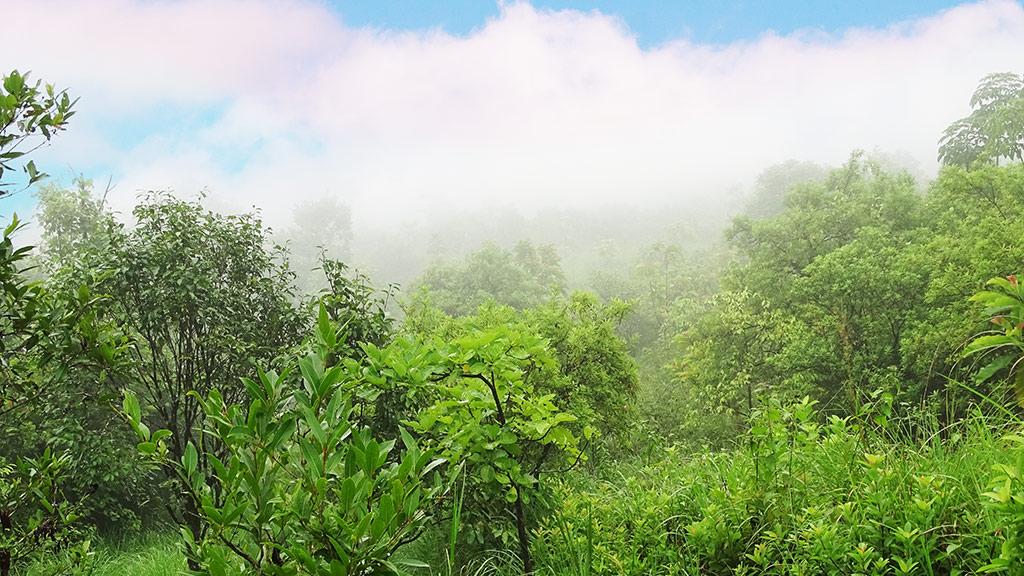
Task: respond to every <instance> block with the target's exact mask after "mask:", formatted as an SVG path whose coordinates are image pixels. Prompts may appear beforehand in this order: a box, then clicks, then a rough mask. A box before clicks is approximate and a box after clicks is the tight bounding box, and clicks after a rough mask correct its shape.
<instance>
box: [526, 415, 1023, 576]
mask: <svg viewBox="0 0 1024 576" xmlns="http://www.w3.org/2000/svg"><path fill="white" fill-rule="evenodd" d="M885 406H887V404H886V403H883V402H879V403H877V404H876V405H875V407H874V408H872V409H869V410H865V411H864V412H862V414H861V415H860V416H858V417H851V418H839V417H835V416H833V417H830V418H829V419H828V420H827V421H826V422H822V421H821V419H820V416H819V415H818V414H816V412H815V410H814V408H813V404H812V403H810V402H808V401H803V402H799V403H797V404H792V405H781V404H777V403H767V404H766V405H764V406H763V407H762V408H760V409H758V410H757V412H756V414H755V416H754V418H753V421H752V422H751V426H750V432H749V433H748V435H747V436H746V437H744V438H743V445H744V447H743V448H739V449H736V450H732V451H729V452H726V453H719V454H695V455H692V456H687V455H682V454H679V453H677V452H675V451H669V452H668V453H666V454H665V456H664V457H663V458H662V459H659V460H657V461H655V462H653V463H649V464H646V465H642V466H638V467H635V468H632V469H631V470H629V471H628V472H626V473H624V474H623V475H622V476H616V477H614V478H612V479H608V480H603V479H594V478H584V479H580V480H578V483H575V482H567V483H565V484H563V485H561V487H560V490H559V493H560V494H561V495H562V497H563V498H564V500H563V501H562V504H561V506H560V512H559V513H558V514H556V515H555V516H553V517H552V518H551V519H550V520H546V521H544V522H543V523H542V527H541V528H540V529H539V530H538V539H542V540H543V541H544V545H543V546H538V547H537V564H538V567H540V569H541V570H543V569H544V567H546V566H564V565H565V564H566V563H567V560H566V556H569V555H576V557H577V559H579V555H581V554H586V555H589V556H590V557H591V560H589V563H590V564H591V566H592V569H591V570H590V572H589V573H593V574H608V575H612V574H616V575H634V574H635V575H640V574H652V573H658V574H679V575H683V574H823V575H833V574H834V575H837V576H838V575H845V574H877V575H879V576H881V575H883V574H886V575H889V574H969V573H973V572H976V571H977V570H979V569H980V568H982V567H983V566H985V565H987V564H989V563H991V562H993V560H994V559H995V558H997V557H998V556H999V554H1000V551H1001V549H1002V546H1001V540H1002V536H1001V535H1005V534H1006V530H1007V528H1008V527H1009V526H1013V524H1012V522H1016V521H1017V520H1014V519H1012V517H1011V516H1008V515H1007V516H1004V515H1003V513H1002V511H1001V510H999V509H997V508H993V507H990V506H987V505H986V504H985V503H984V502H983V500H982V499H981V498H979V495H980V494H981V493H982V492H984V491H985V490H986V487H987V486H989V485H990V483H991V482H993V481H994V482H996V483H997V484H1000V483H1001V482H1002V483H1005V481H1000V480H999V477H998V476H999V475H998V474H992V473H989V472H988V470H989V469H990V467H991V466H992V465H994V464H996V463H998V462H1002V461H1003V460H1004V458H1006V456H1007V450H1008V449H1009V454H1012V457H1013V458H1017V457H1020V456H1021V454H1024V452H1022V450H1021V449H1020V447H1019V446H1009V447H1008V446H1007V445H1006V444H1004V443H1003V442H1000V441H999V440H997V439H995V438H993V437H992V435H991V434H990V433H989V432H988V431H987V426H988V424H989V422H986V421H984V420H980V419H972V420H968V421H965V422H962V423H961V424H959V425H957V426H956V427H955V428H954V429H952V430H947V431H946V432H947V433H948V437H947V438H946V439H945V440H941V439H939V438H938V437H937V436H936V437H932V439H931V440H930V441H928V442H925V443H922V444H917V445H915V444H913V443H904V442H902V441H900V439H899V438H894V437H893V436H892V434H893V433H895V432H896V430H897V429H899V428H900V427H902V423H897V422H894V421H889V420H887V419H886V418H884V417H883V418H879V416H880V415H884V411H883V408H884V407H885ZM878 422H883V423H884V424H885V425H884V426H881V427H880V426H878V424H877V423H878ZM919 424H920V425H925V426H928V427H929V429H931V430H936V429H937V427H936V426H935V424H934V423H931V424H929V423H928V422H922V423H919ZM897 425H899V426H897ZM1000 470H1002V469H1001V468H1000ZM1000 485H1002V484H1000ZM987 499H988V498H986V500H987ZM1008 523H1011V524H1008ZM567 534H568V536H567ZM577 561H579V560H577ZM556 573H559V574H578V573H579V572H573V571H561V570H560V571H558V572H556ZM1011 573H1012V572H1011Z"/></svg>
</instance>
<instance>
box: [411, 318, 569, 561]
mask: <svg viewBox="0 0 1024 576" xmlns="http://www.w3.org/2000/svg"><path fill="white" fill-rule="evenodd" d="M546 344H547V343H546V341H545V340H543V339H542V338H539V337H537V336H535V335H533V334H530V333H528V332H524V331H522V330H517V329H516V328H515V327H510V326H502V327H497V328H490V329H485V330H479V331H474V332H471V333H469V334H467V335H465V336H463V337H461V338H457V339H456V340H454V341H453V342H452V343H451V345H450V347H449V348H446V349H444V350H443V351H442V352H441V353H440V356H441V361H442V366H443V369H444V371H443V372H441V373H440V374H442V375H443V376H444V378H442V379H441V380H439V381H438V383H437V385H436V388H435V391H436V397H437V400H436V401H435V402H434V403H433V404H432V405H431V406H430V407H428V408H426V409H425V410H423V411H421V412H420V414H419V415H418V418H417V420H416V422H415V428H416V429H417V430H418V431H420V432H422V433H424V434H426V435H427V437H428V438H431V441H432V444H433V445H436V446H437V447H438V448H437V449H438V450H439V452H440V453H441V454H443V455H445V457H447V458H448V459H449V460H450V461H452V462H461V463H465V465H466V474H468V475H469V476H468V477H469V479H470V486H471V488H472V490H471V495H472V496H471V497H470V499H471V500H472V501H473V504H469V505H467V512H468V513H467V514H466V517H465V518H464V520H463V522H464V525H466V526H467V528H468V530H467V531H466V533H467V535H468V536H469V537H470V538H476V539H478V541H480V542H481V543H482V542H490V541H492V540H491V539H492V538H496V539H497V540H498V541H499V542H506V543H507V542H509V541H514V540H518V542H519V552H520V557H521V558H522V559H523V562H524V563H525V564H527V565H529V534H528V531H529V527H528V526H527V521H528V520H527V517H526V511H525V509H524V505H526V504H529V503H530V502H531V501H532V500H535V499H542V500H543V499H544V498H545V497H546V491H545V489H544V487H545V483H543V482H542V481H541V478H542V476H546V475H549V474H552V473H557V471H558V470H559V469H560V468H566V467H572V466H573V465H574V463H575V462H577V461H578V460H579V459H580V458H581V457H582V454H581V453H580V451H579V448H578V446H577V439H576V437H575V436H574V435H573V433H572V431H571V430H570V429H569V427H568V426H567V424H568V423H570V422H573V421H575V420H576V417H575V416H573V415H572V414H570V413H566V412H563V411H561V410H559V408H558V406H556V404H555V398H556V396H555V394H553V393H545V392H544V386H543V385H544V384H547V385H549V386H550V382H551V380H553V379H557V378H561V377H562V376H561V375H560V374H559V371H558V364H557V362H556V361H555V359H554V358H553V357H552V355H551V353H550V352H549V350H548V349H547V346H546ZM508 517H512V518H514V529H515V532H514V533H513V532H510V531H508V528H507V527H508V523H507V521H506V520H505V519H506V518H508Z"/></svg>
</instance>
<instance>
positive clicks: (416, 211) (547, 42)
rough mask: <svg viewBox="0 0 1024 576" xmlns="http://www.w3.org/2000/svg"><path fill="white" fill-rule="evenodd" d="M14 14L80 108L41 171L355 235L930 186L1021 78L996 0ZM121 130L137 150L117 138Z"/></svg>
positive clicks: (254, 6)
mask: <svg viewBox="0 0 1024 576" xmlns="http://www.w3.org/2000/svg"><path fill="white" fill-rule="evenodd" d="M5 20H6V21H7V22H8V24H7V25H5V31H6V33H7V34H8V36H7V37H6V38H5V40H6V41H5V46H6V48H5V56H6V59H7V61H8V62H10V63H13V64H16V65H17V66H18V67H19V68H22V69H31V70H33V72H34V73H35V74H36V75H37V76H39V77H43V78H46V79H48V80H52V81H54V82H56V83H58V84H59V85H62V86H69V87H71V89H72V90H73V91H74V93H75V94H76V95H78V96H80V97H81V99H82V100H81V105H80V112H79V114H78V116H76V117H75V118H74V120H73V126H72V128H71V133H70V134H68V135H67V136H61V141H58V142H57V143H56V144H54V146H53V147H52V148H50V149H49V150H48V151H47V152H46V156H45V160H46V161H47V162H56V163H59V164H60V165H64V164H66V163H68V162H70V163H72V164H73V165H75V166H96V165H99V166H109V167H110V170H112V171H113V173H114V174H113V175H114V178H115V180H116V181H117V182H118V183H119V184H118V188H117V190H118V193H119V194H120V195H121V197H122V198H121V201H122V202H124V203H125V204H126V203H127V201H128V199H129V198H130V197H131V196H132V194H133V192H134V191H135V190H137V189H142V188H165V187H170V188H174V189H176V190H178V191H180V192H192V191H194V190H196V189H198V188H201V187H203V186H206V187H208V188H209V189H210V195H211V198H213V199H214V201H215V202H216V203H218V204H221V205H226V206H239V207H244V206H246V205H249V204H258V205H260V206H262V207H263V208H264V211H265V214H266V215H267V216H268V220H270V221H271V222H274V221H276V222H277V223H281V222H282V221H283V220H286V218H285V217H279V216H277V214H278V213H284V214H287V213H288V212H289V211H290V208H289V207H290V206H291V205H293V204H294V203H295V202H296V201H300V200H303V199H308V198H311V197H316V196H321V195H323V194H325V193H330V194H334V195H337V196H339V197H341V198H342V199H344V200H345V201H348V202H349V203H352V204H353V205H354V208H355V216H356V218H357V219H361V221H362V222H363V223H364V225H365V224H367V223H377V222H380V221H382V220H383V219H382V216H384V215H385V214H392V215H398V216H399V217H400V218H406V217H415V216H417V215H423V214H426V213H427V211H428V210H431V209H440V210H451V209H453V207H458V206H468V207H478V206H480V205H482V204H485V203H488V202H500V203H501V204H503V205H504V204H509V203H510V202H511V203H518V204H520V205H522V206H529V205H535V206H564V205H570V204H574V203H588V204H589V203H594V202H602V201H617V202H622V201H633V202H658V201H663V200H664V199H667V198H671V199H673V200H679V199H680V198H685V199H692V200H693V201H700V202H712V201H714V199H715V196H716V195H717V194H720V193H722V192H723V191H724V190H726V189H728V188H730V187H732V186H734V185H735V184H737V183H745V182H748V181H750V180H751V179H752V178H753V177H754V176H755V175H756V174H757V173H758V172H759V171H760V170H761V169H763V168H764V167H766V166H768V165H770V164H772V163H775V162H779V161H783V160H785V159H788V158H799V159H806V160H814V161H818V162H825V163H838V162H841V161H843V160H844V159H845V157H846V156H847V155H848V154H849V152H850V151H851V150H852V149H854V148H867V149H873V148H876V147H881V148H884V149H887V150H892V151H898V152H905V153H906V154H908V155H909V156H910V157H912V158H914V159H915V160H917V162H919V163H920V165H921V166H922V167H924V168H925V169H927V170H931V169H934V156H935V147H936V141H937V139H938V137H939V135H940V133H941V131H942V129H943V128H944V127H945V126H946V125H947V124H949V123H950V122H951V121H952V120H953V119H955V118H957V117H959V116H962V115H963V114H965V113H966V112H967V100H968V98H969V96H970V93H971V92H972V91H973V89H974V87H975V85H976V83H977V81H978V80H979V79H980V78H981V76H983V75H985V74H987V73H989V72H994V71H1004V70H1016V71H1021V70H1022V69H1024V56H1022V55H1024V8H1022V6H1021V5H1020V4H1018V3H1016V2H1013V1H1009V0H1004V1H998V0H996V1H989V2H981V3H977V4H969V5H964V6H961V7H959V8H955V9H952V10H948V11H945V12H942V13H939V14H937V15H934V16H932V17H929V18H924V19H920V20H915V21H908V22H904V23H900V24H897V25H894V26H891V27H888V28H884V29H851V30H848V31H846V32H845V33H843V34H840V35H834V36H833V35H825V34H822V33H818V32H813V31H805V32H799V33H796V34H792V35H788V36H777V35H772V34H768V35H765V36H763V37H761V38H758V39H754V40H750V41H744V42H737V43H734V44H729V45H724V46H705V45H699V44H693V43H691V42H687V41H684V40H679V41H673V42H669V43H666V44H663V45H661V46H657V47H654V48H651V49H642V48H640V47H639V46H638V45H637V43H636V41H635V40H634V38H633V37H632V35H631V32H630V31H629V29H628V28H627V27H626V25H625V24H624V23H622V22H621V21H620V20H618V19H616V18H614V17H610V16H606V15H602V14H599V13H597V12H585V13H584V12H575V11H547V10H539V9H535V8H533V7H531V6H530V5H528V4H508V5H504V7H503V9H502V12H501V15H500V17H498V18H495V19H493V20H491V21H488V22H487V23H486V25H484V26H482V27H481V28H479V29H477V30H475V31H474V32H472V33H470V34H469V35H466V36H452V35H449V34H446V33H444V32H441V31H436V30H435V31H428V32H422V33H410V32H392V31H386V30H371V29H357V28H350V27H347V26H346V25H345V24H344V22H343V18H342V16H338V15H337V14H334V13H332V12H331V11H330V10H328V9H327V8H325V7H324V6H323V5H321V4H319V3H317V2H313V1H300V0H292V1H283V0H282V1H271V0H257V1H250V2H241V1H237V2H236V1H229V0H213V1H205V0H191V1H185V2H166V1H152V0H95V1H92V2H80V1H75V0H44V1H33V0H14V1H13V2H11V1H9V2H7V3H6V5H5ZM41 23H45V24H41ZM189 110H201V111H204V112H203V114H200V115H199V116H198V117H196V116H195V115H192V116H189V115H188V113H187V111H189ZM175 114H180V115H182V117H183V118H184V119H183V120H182V122H181V123H176V122H175V118H176V116H175ZM204 114H205V115H204ZM152 115H156V117H157V118H160V119H162V120H161V122H164V123H161V122H153V121H151V120H148V119H147V118H149V117H151V116H152ZM207 116H209V118H207ZM126 130H132V131H133V133H138V132H140V131H141V133H142V134H143V135H144V136H145V137H144V139H143V140H142V142H141V143H139V144H137V145H135V144H133V145H130V146H125V145H124V142H123V141H122V139H120V138H119V136H118V134H119V133H121V132H123V131H126ZM97 176H103V175H100V174H97Z"/></svg>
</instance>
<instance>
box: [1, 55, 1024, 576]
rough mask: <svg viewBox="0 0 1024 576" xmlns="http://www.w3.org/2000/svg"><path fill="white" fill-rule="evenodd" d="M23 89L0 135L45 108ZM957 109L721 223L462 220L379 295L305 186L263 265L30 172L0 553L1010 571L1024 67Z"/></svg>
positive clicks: (1022, 257)
mask: <svg viewBox="0 0 1024 576" xmlns="http://www.w3.org/2000/svg"><path fill="white" fill-rule="evenodd" d="M26 86H28V84H27V83H26V81H25V79H24V77H23V76H21V75H18V74H17V73H12V74H11V75H9V76H8V77H7V79H5V81H4V90H5V92H4V93H3V94H0V96H3V98H0V103H2V104H3V106H5V107H6V108H0V113H6V114H8V115H11V118H12V120H11V121H10V122H7V123H6V124H4V123H3V122H0V125H6V126H7V128H6V129H5V130H8V132H5V133H4V134H3V137H4V138H5V140H0V145H2V146H5V147H6V148H4V149H5V150H14V149H15V147H17V146H18V145H19V144H20V143H21V142H22V141H27V139H29V138H31V137H36V136H37V135H36V132H37V131H38V132H39V133H40V135H41V136H42V137H43V138H44V139H45V138H49V136H51V135H52V134H53V133H54V132H55V131H56V130H58V129H59V128H63V127H64V125H65V122H66V119H67V118H68V117H69V116H70V107H71V101H70V100H68V98H67V97H66V96H65V95H64V94H63V93H60V92H56V91H54V90H52V89H47V90H46V91H45V95H43V92H40V91H39V90H38V89H37V88H34V89H33V88H26ZM11 102H13V104H12V103H11ZM972 106H973V107H974V108H975V112H974V113H973V114H972V115H971V116H970V117H968V118H966V119H964V120H960V121H958V122H957V123H956V124H954V125H953V126H951V127H950V129H949V130H948V131H947V133H946V135H945V136H944V137H943V139H942V143H941V144H940V157H941V158H942V159H943V161H944V162H945V163H946V164H947V166H945V167H944V168H943V169H942V171H941V172H940V173H939V175H938V177H937V178H936V179H935V180H934V181H933V182H931V183H929V184H927V185H925V184H924V183H922V182H917V181H915V180H914V179H913V178H912V177H911V176H910V175H908V174H907V173H905V172H901V171H898V170H893V169H890V168H886V167H885V166H884V165H883V164H882V163H880V162H878V161H876V160H874V159H872V158H871V157H869V156H867V155H865V154H863V153H859V152H856V153H854V154H852V155H851V157H850V159H849V161H848V162H847V163H846V164H845V165H844V166H841V167H839V168H836V169H832V170H827V169H825V168H823V167H820V166H817V165H814V164H809V163H801V162H789V163H785V164H782V165H779V166H776V167H773V168H770V169H769V170H768V171H766V172H765V174H764V176H763V177H762V178H761V179H760V180H759V181H758V183H757V187H756V190H755V192H754V193H753V194H752V196H751V197H750V198H749V200H748V202H746V204H745V206H746V208H745V209H744V212H743V213H740V214H738V215H736V216H735V218H733V219H732V222H731V224H730V225H729V226H727V227H726V229H724V230H723V231H722V232H723V234H722V236H721V238H722V240H721V241H720V242H718V243H715V242H709V241H704V242H694V243H693V245H688V244H685V243H684V244H679V243H674V242H653V243H651V244H650V245H648V246H646V247H644V248H643V249H640V250H637V251H635V253H634V254H632V255H631V256H630V255H628V254H627V253H626V252H627V251H618V252H616V251H615V250H611V249H608V250H606V251H605V253H606V254H607V255H608V259H607V262H608V263H615V266H612V265H610V264H607V263H606V264H605V265H603V266H601V267H591V268H590V269H588V270H584V272H585V273H582V274H581V273H580V271H579V270H574V271H573V272H572V273H571V274H568V273H566V271H565V270H563V267H562V266H563V263H562V259H561V255H560V253H559V250H558V249H557V248H556V247H555V246H554V245H548V244H543V243H536V244H535V243H533V242H534V241H536V239H523V240H522V241H521V242H519V243H517V244H514V245H512V247H511V248H506V247H504V246H502V245H498V244H486V245H483V246H482V247H481V248H480V249H479V250H477V251H475V252H471V253H469V254H468V255H467V256H466V257H465V258H464V259H463V260H461V261H460V260H458V259H452V258H450V257H449V258H447V259H443V260H442V259H440V258H439V259H438V261H437V262H436V263H435V264H434V265H433V266H431V267H430V268H428V269H427V270H426V272H425V273H424V274H423V275H422V277H420V278H419V279H418V280H417V281H416V282H414V283H413V286H414V288H413V289H412V290H411V291H409V292H408V293H402V292H400V291H399V290H398V288H397V287H396V286H388V287H386V288H384V289H379V288H377V287H375V286H374V285H373V283H372V281H371V279H370V278H369V277H368V276H366V275H364V274H362V273H360V272H358V271H355V270H353V269H351V268H349V265H348V264H347V263H346V262H345V261H344V259H345V258H346V257H348V255H349V251H350V249H351V244H352V243H353V232H352V229H351V225H350V215H349V213H348V211H347V209H345V208H343V207H341V206H340V205H337V204H334V203H332V202H330V201H324V202H322V203H320V204H317V205H313V206H310V207H307V208H305V209H303V210H301V211H300V213H299V214H298V216H297V226H296V228H295V229H294V230H290V231H289V232H288V233H287V234H286V235H285V237H287V238H291V240H292V241H293V242H295V241H299V242H302V240H301V239H302V238H303V237H308V238H311V239H312V240H309V242H317V243H319V246H320V250H319V251H316V252H314V251H310V246H308V245H307V246H303V247H301V248H299V249H298V250H299V251H297V252H295V253H296V254H297V255H298V257H297V258H290V257H289V255H290V254H291V252H289V248H288V247H278V246H274V245H273V244H272V241H271V238H273V237H274V236H272V234H271V232H270V231H269V230H268V229H267V228H266V227H265V226H264V225H263V223H262V221H261V220H260V219H259V218H258V217H257V215H255V214H241V215H230V216H229V215H222V214H218V213H216V212H214V211H211V210H209V209H208V208H207V207H205V206H204V205H203V202H202V200H199V201H184V200H181V199H179V198H177V197H175V196H173V195H170V194H167V193H150V194H147V195H144V196H143V197H142V198H141V199H140V201H139V203H138V205H137V206H136V207H135V209H134V211H133V212H132V216H133V220H134V223H133V225H131V226H128V225H126V224H124V223H122V222H121V221H120V220H119V219H118V217H116V215H114V214H112V213H110V212H109V209H108V207H107V206H106V203H105V201H104V199H103V198H102V197H100V198H97V196H96V194H95V193H94V191H93V188H92V184H91V182H90V181H89V180H87V179H85V178H80V179H78V180H76V181H75V182H74V186H73V188H71V189H65V188H63V187H61V186H59V185H56V184H47V185H45V186H43V187H42V188H41V189H40V191H39V212H38V223H39V225H40V227H41V238H42V245H41V247H40V249H38V250H36V249H32V248H30V247H19V246H18V245H17V244H16V235H17V234H19V230H20V229H21V227H22V224H21V222H20V221H19V220H17V219H15V220H14V221H13V222H12V223H11V224H10V226H7V227H6V229H5V231H4V235H3V242H2V243H0V304H2V314H0V377H2V380H0V395H2V396H0V576H7V575H9V574H32V575H34V574H94V575H107V574H181V573H187V574H203V575H211V576H221V575H234V574H239V575H240V574H267V575H285V574H287V575H297V574H310V575H314V574H316V575H320V574H323V575H331V576H339V575H352V576H355V575H370V574H392V575H399V574H437V573H441V574H445V575H448V576H452V575H455V574H467V575H468V574H481V575H483V574H508V575H511V574H524V573H528V574H548V575H552V576H555V575H558V576H562V575H572V576H591V575H603V574H607V575H618V574H636V575H641V574H679V575H685V574H835V575H843V574H864V575H878V576H882V575H908V574H926V575H929V576H933V575H936V574H943V575H946V574H971V573H979V572H980V573H988V572H993V573H1007V574H1021V573H1024V421H1022V419H1021V417H1022V415H1024V408H1022V399H1024V370H1022V368H1021V364H1022V359H1024V336H1022V332H1024V287H1022V286H1021V283H1020V281H1019V280H1018V276H1016V275H1015V274H1016V273H1019V272H1020V271H1021V263H1022V262H1024V241H1022V239H1024V166H1022V165H1021V164H1020V160H1021V155H1020V150H1021V148H1020V138H1019V135H1020V132H1019V131H1018V132H1014V131H1013V129H1016V127H1019V126H1021V125H1024V110H1022V109H1021V108H1020V77H1019V76H1016V75H1013V74H1000V75H993V76H989V77H987V78H985V79H984V80H983V81H982V84H981V87H980V88H979V90H978V93H977V94H976V95H975V98H974V100H973V101H972ZM5 109H9V110H8V112H4V110H5ZM15 159H18V160H19V161H21V160H24V158H23V155H20V154H12V155H8V156H6V157H5V160H15ZM25 166H26V170H27V171H28V173H29V178H30V180H31V181H35V180H39V179H40V178H41V177H42V174H41V173H40V172H38V170H37V169H36V168H35V167H34V165H33V164H31V163H29V164H26V165H25ZM4 168H7V166H6V165H5V166H4ZM0 175H2V174H0ZM4 183H5V184H6V182H4ZM318 216H322V217H323V219H324V223H323V226H324V228H323V229H317V228H316V225H317V221H316V218H317V217H318ZM309 242H305V244H308V243H309ZM580 261H581V260H575V261H574V266H576V265H578V264H579V262H580ZM396 303H397V304H398V305H399V306H400V307H401V311H400V313H399V311H398V310H396V307H395V304H396Z"/></svg>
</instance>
